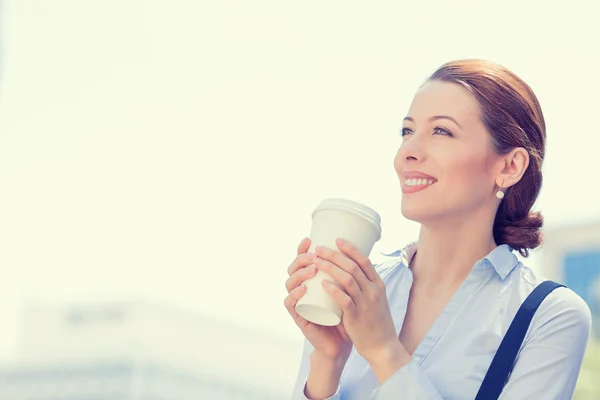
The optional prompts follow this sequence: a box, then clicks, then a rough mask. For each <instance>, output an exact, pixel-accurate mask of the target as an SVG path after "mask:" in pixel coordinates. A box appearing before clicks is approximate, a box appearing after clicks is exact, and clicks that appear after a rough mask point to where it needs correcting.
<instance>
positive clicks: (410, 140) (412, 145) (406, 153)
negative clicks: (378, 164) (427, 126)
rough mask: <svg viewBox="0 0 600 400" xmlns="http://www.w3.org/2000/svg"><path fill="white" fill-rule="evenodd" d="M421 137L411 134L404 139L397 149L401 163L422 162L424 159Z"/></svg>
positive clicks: (423, 146)
mask: <svg viewBox="0 0 600 400" xmlns="http://www.w3.org/2000/svg"><path fill="white" fill-rule="evenodd" d="M421 136H422V135H417V134H412V135H410V136H409V137H405V138H404V140H403V141H402V145H400V148H399V149H398V158H399V159H400V160H402V161H404V160H412V161H423V160H424V159H425V143H423V139H422V138H421Z"/></svg>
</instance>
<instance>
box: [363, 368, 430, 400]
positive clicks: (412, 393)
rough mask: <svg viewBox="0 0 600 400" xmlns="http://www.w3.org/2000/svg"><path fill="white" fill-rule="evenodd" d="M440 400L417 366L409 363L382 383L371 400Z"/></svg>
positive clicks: (428, 380)
mask: <svg viewBox="0 0 600 400" xmlns="http://www.w3.org/2000/svg"><path fill="white" fill-rule="evenodd" d="M400 399H402V400H442V396H441V395H440V394H439V392H438V391H437V389H436V388H435V386H434V385H433V383H432V382H431V380H430V379H429V378H428V377H427V375H425V372H423V370H422V369H421V367H420V366H419V364H417V363H416V362H415V361H411V362H409V363H408V364H406V365H405V366H404V367H402V368H400V369H399V370H398V371H396V372H395V373H394V375H392V376H391V377H389V378H388V379H387V380H386V381H385V382H383V383H382V384H381V385H379V387H378V388H377V389H375V391H374V392H373V394H372V395H371V400H400Z"/></svg>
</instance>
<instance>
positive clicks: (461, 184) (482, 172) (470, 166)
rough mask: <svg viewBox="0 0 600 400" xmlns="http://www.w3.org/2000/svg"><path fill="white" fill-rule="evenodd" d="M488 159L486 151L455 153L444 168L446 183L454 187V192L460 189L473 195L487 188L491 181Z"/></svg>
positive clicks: (463, 192)
mask: <svg viewBox="0 0 600 400" xmlns="http://www.w3.org/2000/svg"><path fill="white" fill-rule="evenodd" d="M487 161H488V159H487V155H486V154H484V153H482V154H474V153H472V152H469V153H468V154H467V153H463V154H457V153H455V154H454V156H453V157H452V159H451V160H448V165H446V168H444V170H445V171H444V172H445V174H444V175H445V178H446V179H444V180H445V181H446V182H445V183H447V184H449V185H451V186H452V187H453V190H452V192H457V191H458V192H460V193H462V194H467V195H471V196H472V195H474V194H475V193H478V192H482V191H483V190H487V187H488V183H489V181H490V172H489V168H488V162H487ZM444 186H445V185H444ZM461 197H462V196H461Z"/></svg>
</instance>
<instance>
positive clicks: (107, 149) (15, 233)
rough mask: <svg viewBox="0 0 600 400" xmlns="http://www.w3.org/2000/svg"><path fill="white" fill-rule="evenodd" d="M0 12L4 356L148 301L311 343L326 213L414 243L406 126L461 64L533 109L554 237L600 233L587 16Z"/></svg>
mask: <svg viewBox="0 0 600 400" xmlns="http://www.w3.org/2000/svg"><path fill="white" fill-rule="evenodd" d="M3 3H4V4H3V6H2V19H1V22H0V23H1V29H2V30H1V35H2V41H3V44H2V54H1V63H2V65H1V70H0V271H2V278H1V279H0V326H1V327H2V328H1V329H0V361H1V360H4V359H9V358H11V357H14V355H15V346H16V343H17V339H18V333H17V332H18V331H17V322H18V316H19V310H20V308H21V307H22V306H24V305H26V304H32V303H33V304H39V303H41V304H45V303H61V302H70V303H79V302H88V301H95V300H114V301H119V300H126V299H132V298H134V299H147V300H149V301H152V302H164V303H167V304H173V305H177V306H181V307H185V308H188V309H193V310H197V311H198V313H201V314H207V315H211V316H217V317H220V318H223V319H227V320H230V321H235V322H239V323H240V324H249V325H253V326H257V327H259V328H261V329H264V330H266V331H270V332H272V333H274V334H281V335H286V336H288V337H293V338H299V332H298V331H297V330H296V327H295V325H293V322H292V321H291V319H290V318H289V317H288V315H287V313H286V311H285V309H284V307H283V305H282V301H283V298H284V297H285V293H286V292H285V289H284V286H283V285H284V281H285V279H286V277H287V275H286V272H285V270H286V268H287V266H288V265H289V263H290V262H291V261H292V259H293V258H294V256H295V248H296V245H297V243H298V242H299V241H300V239H302V237H304V236H305V235H308V233H309V228H310V223H311V221H310V214H311V211H312V209H313V208H314V207H315V206H316V205H317V204H318V203H319V202H320V201H321V200H322V199H323V198H326V197H348V198H351V199H354V200H357V201H361V202H364V203H365V204H367V205H369V206H371V207H373V208H375V209H376V210H377V211H378V212H379V213H380V214H381V216H382V219H383V230H384V233H383V238H382V240H381V241H380V243H378V244H377V245H376V247H375V249H374V252H373V257H372V258H373V260H374V261H377V259H378V256H377V254H378V252H379V251H384V252H385V251H393V250H395V249H397V248H399V247H401V246H404V244H405V243H406V242H409V241H411V240H413V239H415V238H416V235H417V228H418V227H417V226H416V225H415V224H414V223H412V222H408V221H405V220H403V218H402V216H401V214H400V211H399V205H400V195H401V193H400V190H399V186H398V183H397V178H396V176H395V173H394V170H393V168H392V159H393V156H394V154H395V152H396V149H397V146H398V145H399V144H400V138H399V136H398V131H399V128H400V126H401V121H402V118H403V117H404V115H405V113H406V111H407V109H408V106H409V104H410V101H411V100H412V96H413V94H414V92H415V90H416V89H417V87H418V86H419V85H420V84H421V83H422V81H423V80H424V79H425V78H426V77H427V76H428V75H429V74H430V73H431V72H433V71H434V70H435V69H436V68H437V67H438V66H439V65H440V64H442V63H443V62H446V61H449V60H452V59H456V58H466V57H469V58H470V57H476V58H487V59H490V60H493V61H497V62H500V63H502V64H504V65H506V66H507V67H509V68H511V69H512V70H513V71H514V72H516V73H517V74H518V75H519V76H521V77H522V78H523V79H525V80H526V81H527V82H528V83H529V84H530V85H531V86H532V87H533V89H534V91H535V92H536V94H537V95H538V97H539V99H540V102H541V104H542V107H543V110H544V113H545V117H546V121H547V126H548V149H547V159H546V163H545V166H544V172H545V182H544V188H543V191H542V195H541V198H540V200H539V203H538V209H540V210H542V211H543V213H544V214H545V216H546V220H547V224H548V225H549V226H550V225H555V226H556V225H561V224H565V223H570V222H572V221H583V220H588V219H597V218H600V210H599V208H600V207H598V199H597V196H596V195H594V193H596V192H597V188H596V185H597V183H596V182H597V180H598V179H597V178H598V176H597V175H598V168H597V167H595V164H596V160H598V147H599V146H600V139H599V135H600V130H599V129H598V122H597V121H595V116H596V115H597V113H598V106H599V105H600V103H599V101H598V93H600V80H598V79H597V75H598V73H597V69H598V65H600V47H599V46H598V38H599V37H600V28H598V24H597V15H598V11H599V10H598V8H599V6H598V2H596V1H593V0H589V1H580V0H573V1H569V2H568V3H565V2H561V3H560V5H558V4H557V5H551V4H549V3H548V2H546V1H535V2H524V1H516V0H509V1H504V2H502V3H501V4H499V3H494V5H493V8H488V6H486V5H484V2H480V1H475V0H474V1H454V2H446V1H441V0H440V1H433V2H431V1H429V2H419V1H412V2H400V1H385V2H383V1H382V2H348V1H333V0H330V1H304V2H282V1H277V0H271V1H266V0H260V1H259V0H256V1H232V0H221V1H204V2H199V1H194V0H180V1H176V2H165V1H158V0H145V1H142V0H105V1H101V2H98V1H96V2H93V1H80V0H62V1H59V0H12V1H11V0H5V1H4V2H3ZM566 4H568V7H565V5H566ZM594 8H595V9H594ZM539 256H540V253H537V254H534V256H533V257H532V259H531V261H530V262H529V264H530V265H531V266H533V267H535V268H538V265H537V264H539V262H536V260H537V259H538V257H539Z"/></svg>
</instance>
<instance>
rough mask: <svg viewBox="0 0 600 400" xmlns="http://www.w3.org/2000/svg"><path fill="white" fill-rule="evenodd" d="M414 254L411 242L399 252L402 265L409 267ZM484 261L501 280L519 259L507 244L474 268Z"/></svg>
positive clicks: (497, 248)
mask: <svg viewBox="0 0 600 400" xmlns="http://www.w3.org/2000/svg"><path fill="white" fill-rule="evenodd" d="M416 252H417V242H413V243H411V244H409V245H408V246H406V247H404V248H403V249H402V250H399V253H400V256H401V257H402V262H403V263H404V265H406V266H407V267H408V266H409V265H410V262H411V260H412V258H413V257H414V255H415V253H416ZM486 261H487V263H489V264H490V265H491V266H492V267H493V268H494V270H495V271H496V273H497V274H498V275H499V276H500V278H501V279H502V280H504V279H506V277H507V276H508V274H510V273H511V271H512V270H513V269H515V268H516V266H517V265H519V259H518V258H517V256H516V255H515V254H514V253H513V251H512V249H511V248H510V246H509V245H507V244H501V245H499V246H496V248H495V249H494V250H492V251H491V252H490V253H489V254H488V255H487V256H485V257H484V258H483V259H481V260H479V261H478V262H476V263H475V267H474V268H477V266H479V265H484V263H485V262H486Z"/></svg>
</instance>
